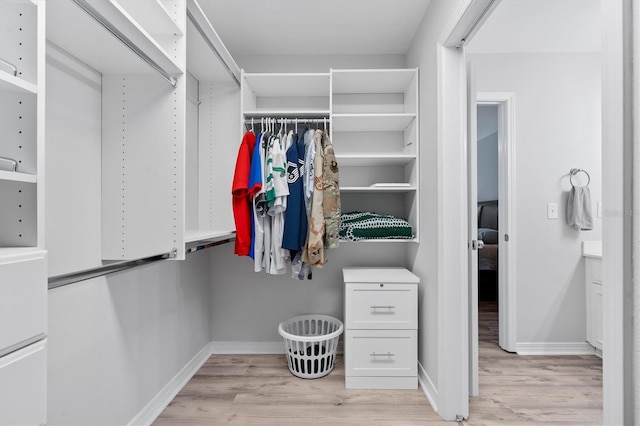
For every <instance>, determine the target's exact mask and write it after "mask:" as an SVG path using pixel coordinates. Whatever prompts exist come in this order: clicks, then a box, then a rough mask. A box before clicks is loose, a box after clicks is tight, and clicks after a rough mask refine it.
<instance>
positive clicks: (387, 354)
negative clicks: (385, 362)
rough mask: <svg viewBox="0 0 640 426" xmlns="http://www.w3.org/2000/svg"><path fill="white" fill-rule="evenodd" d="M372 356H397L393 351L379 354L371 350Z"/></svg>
mask: <svg viewBox="0 0 640 426" xmlns="http://www.w3.org/2000/svg"><path fill="white" fill-rule="evenodd" d="M371 356H372V357H376V356H386V357H389V358H391V357H392V356H396V354H392V353H391V352H387V353H386V354H377V353H375V352H371Z"/></svg>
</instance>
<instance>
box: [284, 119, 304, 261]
mask: <svg viewBox="0 0 640 426" xmlns="http://www.w3.org/2000/svg"><path fill="white" fill-rule="evenodd" d="M307 132H308V129H304V131H303V132H302V134H301V135H300V136H299V137H298V135H296V137H295V140H294V142H293V143H292V144H291V146H290V147H289V149H287V183H288V185H289V199H288V201H287V211H286V212H285V220H284V235H283V238H282V247H283V248H285V249H287V250H289V252H290V256H291V259H294V258H295V256H296V254H297V252H299V251H301V250H302V247H303V246H304V243H305V241H306V239H307V229H308V225H307V211H306V207H305V203H304V184H303V180H304V178H305V176H304V174H305V166H304V155H305V149H304V148H305V147H304V135H305V134H306V133H307Z"/></svg>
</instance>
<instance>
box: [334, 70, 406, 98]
mask: <svg viewBox="0 0 640 426" xmlns="http://www.w3.org/2000/svg"><path fill="white" fill-rule="evenodd" d="M415 76H416V70H415V69H397V70H394V69H380V70H332V82H331V84H332V89H333V90H332V91H333V93H404V92H406V91H407V89H408V88H409V87H411V86H410V84H411V82H412V81H413V79H414V78H415Z"/></svg>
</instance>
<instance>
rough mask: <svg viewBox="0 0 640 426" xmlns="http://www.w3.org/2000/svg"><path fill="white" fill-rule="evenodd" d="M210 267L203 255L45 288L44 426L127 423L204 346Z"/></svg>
mask: <svg viewBox="0 0 640 426" xmlns="http://www.w3.org/2000/svg"><path fill="white" fill-rule="evenodd" d="M208 263H209V256H208V254H207V253H206V251H201V252H198V253H194V254H190V255H188V256H187V258H186V260H184V261H180V262H178V261H163V262H160V263H154V264H152V265H148V266H145V267H141V268H137V269H132V270H128V271H125V272H121V273H116V274H112V275H109V276H106V277H100V278H96V279H93V280H88V281H83V282H80V283H77V284H73V285H69V286H66V287H61V288H57V289H54V290H50V291H49V352H48V371H49V376H48V378H49V383H48V401H47V405H48V423H49V424H59V425H62V424H64V425H124V424H128V423H129V422H130V421H131V420H132V419H133V418H134V417H135V416H137V415H138V414H139V413H140V412H141V411H142V410H143V408H144V407H145V406H146V405H147V404H148V403H149V402H150V401H151V400H152V398H154V397H155V396H156V395H158V393H159V392H160V391H161V390H162V389H163V387H164V386H165V385H166V384H167V383H169V381H170V380H171V379H172V378H173V377H174V376H175V375H176V374H177V373H178V372H179V371H180V370H181V369H182V368H183V367H184V366H185V365H187V363H188V362H189V361H191V359H192V358H194V357H195V356H196V354H198V352H200V351H201V350H202V349H203V348H204V347H205V346H207V344H208V343H209V326H208V324H210V319H209V315H210V313H209V303H208V301H209V298H210V296H209V293H210V290H209V288H210V280H209V265H208Z"/></svg>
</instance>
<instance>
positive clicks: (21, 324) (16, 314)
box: [0, 251, 47, 355]
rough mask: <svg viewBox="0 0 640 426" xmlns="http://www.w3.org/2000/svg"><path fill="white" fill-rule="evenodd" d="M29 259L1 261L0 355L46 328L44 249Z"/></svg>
mask: <svg viewBox="0 0 640 426" xmlns="http://www.w3.org/2000/svg"><path fill="white" fill-rule="evenodd" d="M38 253H40V254H38V255H37V256H34V257H33V258H31V259H28V260H20V261H15V262H13V261H11V262H6V263H3V262H2V261H0V355H2V354H4V353H8V352H11V351H12V350H15V349H18V348H20V347H21V346H24V345H25V344H28V343H31V342H33V341H35V340H38V339H40V338H42V337H44V335H45V333H46V332H47V266H46V259H45V252H44V251H40V252H38Z"/></svg>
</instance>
